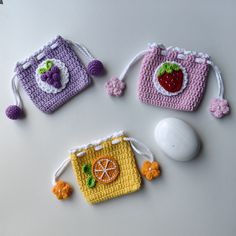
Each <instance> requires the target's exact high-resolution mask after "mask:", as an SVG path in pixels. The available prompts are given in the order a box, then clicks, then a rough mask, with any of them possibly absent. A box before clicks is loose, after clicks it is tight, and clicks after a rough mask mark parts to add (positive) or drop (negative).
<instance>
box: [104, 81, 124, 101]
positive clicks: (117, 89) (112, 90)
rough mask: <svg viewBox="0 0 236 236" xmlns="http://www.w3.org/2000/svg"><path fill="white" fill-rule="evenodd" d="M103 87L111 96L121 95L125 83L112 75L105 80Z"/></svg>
mask: <svg viewBox="0 0 236 236" xmlns="http://www.w3.org/2000/svg"><path fill="white" fill-rule="evenodd" d="M105 89H106V91H107V93H108V94H109V95H111V96H121V95H122V94H123V92H124V89H125V83H124V82H123V81H122V80H120V79H118V78H116V77H112V78H111V79H110V80H109V81H107V82H106V84H105Z"/></svg>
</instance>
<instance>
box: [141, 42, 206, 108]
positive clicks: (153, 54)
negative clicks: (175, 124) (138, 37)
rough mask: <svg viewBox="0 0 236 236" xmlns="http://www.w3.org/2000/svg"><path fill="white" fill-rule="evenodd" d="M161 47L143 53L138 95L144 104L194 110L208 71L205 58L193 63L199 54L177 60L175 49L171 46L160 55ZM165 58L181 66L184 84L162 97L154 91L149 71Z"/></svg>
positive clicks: (199, 98)
mask: <svg viewBox="0 0 236 236" xmlns="http://www.w3.org/2000/svg"><path fill="white" fill-rule="evenodd" d="M162 50H163V49H162V48H161V46H153V47H152V49H151V50H150V51H149V52H148V53H147V54H146V55H145V56H144V58H143V60H142V66H141V71H140V77H139V81H138V97H139V99H140V100H141V101H142V102H144V103H147V104H151V105H155V106H161V107H166V108H172V109H177V110H183V111H194V110H196V109H197V107H198V106H199V104H200V102H201V99H202V97H203V94H204V89H205V86H206V78H207V74H208V70H209V65H208V64H207V59H208V58H206V57H205V58H201V59H202V62H200V63H199V62H196V58H199V57H200V56H199V55H194V54H188V55H186V57H185V58H184V59H179V58H178V57H177V56H178V54H179V52H178V51H177V50H175V49H174V48H172V49H170V50H167V54H166V55H163V54H162ZM165 61H175V62H177V63H179V64H180V65H181V66H182V67H184V68H185V70H186V72H187V74H188V84H187V86H186V88H185V89H184V90H183V92H181V93H180V94H178V95H174V96H165V95H163V94H161V93H159V92H158V91H157V89H156V88H155V86H154V84H153V74H154V72H155V70H156V68H157V67H158V66H159V65H160V64H161V63H162V62H165Z"/></svg>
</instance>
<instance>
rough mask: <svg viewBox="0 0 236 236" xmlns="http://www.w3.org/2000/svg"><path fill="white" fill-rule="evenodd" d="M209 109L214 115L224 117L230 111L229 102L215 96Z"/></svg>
mask: <svg viewBox="0 0 236 236" xmlns="http://www.w3.org/2000/svg"><path fill="white" fill-rule="evenodd" d="M209 110H210V112H211V114H212V115H213V116H214V117H216V118H222V117H223V116H224V115H226V114H228V113H229V111H230V108H229V103H228V101H227V100H225V99H221V98H214V99H212V101H211V104H210V108H209Z"/></svg>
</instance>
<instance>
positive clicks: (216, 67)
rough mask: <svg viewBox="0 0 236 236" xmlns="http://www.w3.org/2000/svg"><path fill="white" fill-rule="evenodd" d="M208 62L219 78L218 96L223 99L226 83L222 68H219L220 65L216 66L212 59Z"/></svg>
mask: <svg viewBox="0 0 236 236" xmlns="http://www.w3.org/2000/svg"><path fill="white" fill-rule="evenodd" d="M207 63H208V64H209V65H211V66H212V68H213V70H214V72H215V75H216V79H217V84H218V96H219V98H220V99H223V98H224V83H223V80H222V76H221V72H220V69H219V68H218V66H216V65H215V64H214V63H213V62H212V61H210V60H209V61H207Z"/></svg>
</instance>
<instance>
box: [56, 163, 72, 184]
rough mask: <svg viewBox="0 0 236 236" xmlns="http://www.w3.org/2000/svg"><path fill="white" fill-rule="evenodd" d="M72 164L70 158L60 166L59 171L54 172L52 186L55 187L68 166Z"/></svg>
mask: <svg viewBox="0 0 236 236" xmlns="http://www.w3.org/2000/svg"><path fill="white" fill-rule="evenodd" d="M69 163H70V158H66V159H65V160H64V161H63V162H62V163H61V164H60V166H59V167H58V168H57V170H56V171H55V172H54V174H53V179H52V184H53V185H55V184H56V182H57V180H58V178H59V177H60V176H61V175H62V173H63V172H64V171H65V169H66V168H67V166H68V165H69Z"/></svg>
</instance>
